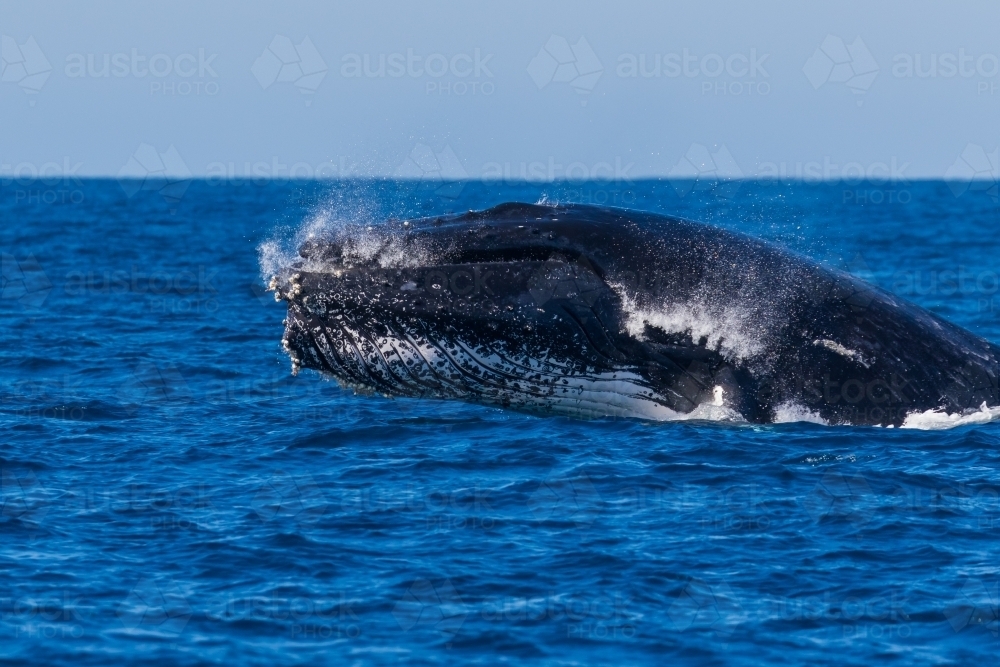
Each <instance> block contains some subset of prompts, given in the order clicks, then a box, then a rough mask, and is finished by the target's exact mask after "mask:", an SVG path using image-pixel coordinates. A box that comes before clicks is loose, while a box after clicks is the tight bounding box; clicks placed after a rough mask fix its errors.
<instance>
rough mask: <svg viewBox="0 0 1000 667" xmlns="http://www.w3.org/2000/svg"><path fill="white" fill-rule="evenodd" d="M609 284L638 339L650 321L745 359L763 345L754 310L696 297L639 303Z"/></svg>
mask: <svg viewBox="0 0 1000 667" xmlns="http://www.w3.org/2000/svg"><path fill="white" fill-rule="evenodd" d="M609 286H610V287H611V288H612V289H613V290H614V291H615V292H616V293H617V294H618V296H619V297H621V300H622V309H623V310H624V311H625V314H626V316H627V319H626V321H625V328H626V329H627V331H628V333H629V335H630V336H632V337H633V338H636V339H637V340H642V339H643V337H644V332H645V329H646V325H647V324H649V325H651V326H654V327H657V328H659V329H662V330H664V331H665V332H667V333H679V334H683V333H690V334H691V338H692V339H693V340H694V341H695V342H697V341H699V340H700V339H702V338H705V339H706V340H707V346H708V347H709V348H713V349H715V348H718V349H719V350H720V351H721V352H722V353H723V355H724V356H726V357H729V358H735V359H740V360H747V359H749V358H751V357H754V356H756V355H758V354H760V353H761V352H763V351H764V349H765V342H764V332H763V331H762V330H761V324H760V319H759V314H757V313H752V312H749V311H747V310H745V309H743V308H741V307H739V306H733V305H728V304H727V305H725V306H722V307H712V306H710V305H709V304H707V303H705V302H704V301H699V300H697V299H695V300H692V301H691V302H690V303H675V304H667V305H663V306H660V307H655V308H654V307H642V306H639V305H638V302H637V301H636V299H634V298H633V297H632V296H631V295H629V293H628V292H627V290H625V288H624V287H623V286H621V285H618V284H615V283H610V284H609Z"/></svg>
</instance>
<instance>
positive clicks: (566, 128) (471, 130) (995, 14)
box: [0, 2, 1000, 180]
mask: <svg viewBox="0 0 1000 667" xmlns="http://www.w3.org/2000/svg"><path fill="white" fill-rule="evenodd" d="M0 9H2V11H0V17H2V18H0V35H2V36H3V49H2V66H3V75H2V77H0V78H2V81H0V126H2V127H3V131H2V132H0V178H3V177H5V176H6V177H8V178H9V177H11V175H12V174H15V172H17V173H20V174H21V175H26V174H30V173H31V171H32V170H35V171H38V172H41V173H42V174H48V175H50V176H57V175H60V172H63V171H66V172H69V173H70V174H79V175H111V176H115V175H118V174H119V173H122V170H125V173H128V170H129V169H130V168H134V167H135V165H136V164H137V163H138V164H141V165H146V166H147V167H148V166H149V165H150V164H151V163H156V162H157V160H159V164H161V166H162V167H163V169H165V170H166V171H168V172H169V171H171V170H173V171H180V172H184V171H185V170H186V171H187V172H190V173H191V174H193V175H196V176H198V175H216V176H218V175H222V174H225V175H226V176H232V177H239V176H243V175H249V176H258V177H269V176H278V177H281V176H284V175H286V174H289V173H292V174H294V175H297V176H311V175H312V176H315V175H320V176H386V175H411V174H412V175H420V174H426V173H427V172H428V171H431V172H433V171H435V170H437V171H439V172H441V173H442V174H444V175H445V176H449V177H461V176H463V175H464V176H465V177H468V178H480V177H484V176H485V177H504V176H509V177H511V178H516V177H519V176H521V175H525V176H527V177H529V178H534V179H538V180H553V179H554V180H558V179H560V178H566V177H595V176H596V177H602V178H617V179H622V178H624V179H630V178H640V177H644V176H667V175H674V176H678V175H683V174H685V173H691V174H697V173H699V171H705V170H714V171H716V172H717V173H719V174H726V175H730V176H746V177H752V176H756V175H762V174H763V175H781V174H785V175H789V176H795V175H802V176H806V177H811V178H825V179H838V178H845V177H846V178H856V177H858V176H859V175H861V174H864V175H865V176H866V177H869V178H876V179H881V178H896V179H912V178H928V177H929V178H940V177H944V176H946V175H950V176H952V177H956V178H964V177H966V176H967V175H968V174H975V175H976V176H977V177H980V178H987V179H989V178H993V179H994V180H995V178H996V155H997V153H996V150H997V146H998V144H1000V123H998V120H1000V71H998V69H1000V61H998V58H1000V31H998V29H997V27H998V26H1000V3H996V2H954V3H929V2H880V3H870V2H836V3H826V4H824V5H823V6H817V5H816V4H814V3H809V4H804V3H798V2H770V3H766V6H765V7H764V8H759V7H752V6H750V5H749V3H737V2H704V3H693V2H683V3H680V2H677V3H659V2H656V3H611V2H602V3H598V2H591V3H581V2H550V3H544V4H542V3H530V2H523V3H522V2H505V3H493V4H485V3H475V4H473V3H457V2H456V3H449V2H435V3H423V2H406V3H404V2H398V3H396V2H388V3H384V2H382V3H380V2H370V3H363V4H362V3H355V5H353V6H348V5H347V4H346V3H343V4H340V3H338V4H336V5H334V4H333V3H325V2H299V3H294V4H291V3H262V2H240V3H237V2H213V3H201V2H170V3H149V4H135V3H111V2H105V3H100V4H95V3H86V4H84V3H69V2H65V3H51V2H33V3H7V2H3V3H0ZM129 165H131V167H130V166H129ZM144 168H145V167H144Z"/></svg>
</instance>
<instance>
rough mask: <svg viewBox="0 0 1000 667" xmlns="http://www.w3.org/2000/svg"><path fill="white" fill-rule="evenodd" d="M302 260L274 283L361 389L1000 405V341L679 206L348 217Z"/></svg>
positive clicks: (707, 405)
mask: <svg viewBox="0 0 1000 667" xmlns="http://www.w3.org/2000/svg"><path fill="white" fill-rule="evenodd" d="M300 256H301V259H300V260H299V261H297V262H295V263H294V264H293V265H292V266H289V267H288V268H287V269H286V270H285V271H283V272H282V273H280V274H279V275H277V276H275V278H274V279H273V280H272V284H271V288H272V289H273V290H274V291H275V295H276V298H278V299H282V300H285V301H287V302H288V317H287V319H286V322H285V334H284V337H283V345H284V347H285V350H286V351H287V352H288V354H289V355H290V357H291V359H292V364H293V372H297V371H298V370H299V369H300V368H309V369H314V370H317V371H319V372H321V373H323V374H325V375H328V376H330V377H333V378H334V379H336V380H337V381H338V382H339V383H340V384H341V385H343V386H346V387H351V388H354V389H355V390H356V391H358V392H359V393H379V394H384V395H387V396H410V397H433V398H443V399H459V400H466V401H474V402H480V403H486V404H490V405H499V406H505V407H509V408H513V409H519V410H526V411H530V412H536V413H545V414H561V415H568V416H574V417H628V418H640V419H651V420H675V419H712V420H732V421H747V422H755V423H768V422H780V421H789V420H805V421H817V422H822V423H828V424H880V425H903V424H904V423H906V421H907V418H908V417H910V416H911V415H913V414H917V413H924V412H926V411H944V412H947V413H956V414H959V415H961V414H965V413H973V412H974V413H976V415H981V414H984V413H982V411H983V410H984V409H985V410H988V409H989V408H990V407H993V406H997V405H1000V400H998V394H1000V392H998V390H997V378H998V376H1000V373H998V365H997V359H998V357H1000V355H998V352H1000V348H997V347H996V346H994V345H992V344H990V343H988V342H987V341H984V340H982V339H980V338H978V337H976V336H974V335H972V334H970V333H969V332H967V331H964V330H962V329H960V328H958V327H956V326H954V325H952V324H950V323H948V322H946V321H944V320H941V319H940V318H937V317H935V316H933V315H932V314H930V313H927V312H926V311H923V310H922V309H919V308H917V307H916V306H913V305H911V304H908V303H905V302H902V301H900V300H898V299H897V298H895V297H894V296H892V295H890V294H887V293H885V292H882V291H881V290H879V289H878V288H875V287H872V286H870V285H867V284H865V283H863V282H861V281H859V280H857V279H855V278H853V277H851V276H848V275H846V274H842V273H839V272H836V271H832V270H829V269H826V268H823V267H820V266H818V265H816V264H815V263H813V262H811V261H810V260H808V259H806V258H803V257H799V256H797V255H794V254H792V253H789V252H786V251H784V250H781V249H779V248H775V247H773V246H770V245H768V244H766V243H763V242H761V241H758V240H755V239H752V238H750V237H746V236H743V235H739V234H735V233H732V232H727V231H724V230H719V229H715V228H712V227H708V226H705V225H700V224H698V223H693V222H689V221H684V220H678V219H675V218H667V217H664V216H657V215H653V214H649V213H641V212H633V211H623V210H617V209H602V208H597V207H588V206H532V205H526V204H506V205H501V206H498V207H496V208H493V209H490V210H487V211H481V212H469V213H466V214H462V215H456V216H447V217H438V218H428V219H422V220H409V221H403V222H393V223H387V224H386V225H385V226H382V227H379V228H371V227H367V228H357V229H350V228H348V229H344V230H340V231H339V233H337V234H333V235H331V236H329V237H323V238H315V239H310V241H308V242H307V243H305V244H303V246H302V247H301V248H300ZM977 418H978V417H977Z"/></svg>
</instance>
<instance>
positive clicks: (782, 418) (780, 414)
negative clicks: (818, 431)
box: [774, 401, 830, 426]
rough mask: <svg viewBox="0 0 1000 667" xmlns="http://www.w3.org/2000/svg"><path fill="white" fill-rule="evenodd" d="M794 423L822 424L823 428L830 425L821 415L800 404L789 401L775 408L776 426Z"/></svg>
mask: <svg viewBox="0 0 1000 667" xmlns="http://www.w3.org/2000/svg"><path fill="white" fill-rule="evenodd" d="M794 422H808V423H810V424H822V425H823V426H829V425H830V423H829V422H828V421H826V420H825V419H823V418H822V417H820V416H819V413H817V412H813V411H812V410H810V409H809V408H807V407H805V406H804V405H799V404H798V403H794V402H791V401H789V402H786V403H782V404H781V405H779V406H777V407H776V408H774V423H775V424H791V423H794Z"/></svg>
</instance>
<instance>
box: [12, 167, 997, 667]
mask: <svg viewBox="0 0 1000 667" xmlns="http://www.w3.org/2000/svg"><path fill="white" fill-rule="evenodd" d="M675 185H676V184H671V183H668V182H666V181H650V182H634V183H632V182H630V183H619V184H616V183H582V184H501V183H496V184H484V183H467V184H461V183H460V184H451V185H448V186H446V187H443V188H437V185H431V186H428V187H422V186H421V187H417V186H415V185H413V184H407V183H383V182H360V181H359V182H343V183H315V182H314V183H281V182H272V183H265V184H260V183H254V182H225V183H216V182H207V181H194V182H192V183H190V184H189V185H187V187H183V185H182V186H181V187H173V188H169V189H167V190H165V191H164V192H159V191H156V190H150V191H141V192H138V193H135V194H133V195H132V196H131V197H130V196H128V195H127V193H126V190H125V189H123V188H122V187H121V186H120V185H119V184H118V183H117V182H115V181H82V182H75V181H74V182H72V183H59V184H52V183H41V182H29V183H23V182H16V181H15V182H4V183H3V184H2V187H0V220H2V224H0V251H2V253H3V254H2V261H3V267H2V268H3V283H2V285H0V288H2V293H0V295H2V298H0V322H2V326H0V473H2V503H3V504H2V510H0V638H2V639H0V660H3V661H11V662H27V661H31V662H34V663H50V664H74V665H77V664H99V663H100V664H106V663H109V662H112V661H113V662H123V661H129V662H135V661H139V660H155V661H158V662H166V663H177V664H199V663H211V662H218V663H227V664H290V663H310V664H315V663H336V664H342V663H344V664H347V663H349V664H369V663H386V662H400V661H402V662H409V663H413V664H441V663H466V662H486V663H495V662H510V663H529V662H530V663H548V664H608V663H613V664H619V663H628V664H640V663H647V664H754V665H757V664H764V665H771V664H774V665H777V664H782V665H785V664H810V665H814V664H838V665H843V664H857V665H870V664H874V663H876V662H890V661H894V662H896V663H899V664H995V663H996V661H997V659H998V658H1000V627H998V606H997V605H998V584H1000V424H996V423H991V424H985V425H979V426H964V427H958V428H953V429H950V430H938V431H920V430H888V429H879V428H855V427H825V426H819V425H814V424H782V425H775V426H741V425H732V424H715V423H691V422H686V423H657V424H654V423H645V422H639V421H627V420H594V421H579V420H571V419H564V418H550V417H547V418H539V417H534V416H530V415H524V414H519V413H515V412H509V411H504V410H502V409H496V408H491V407H482V406H475V405H467V404H461V403H453V402H441V401H425V400H409V399H406V400H400V399H396V400H390V399H385V398H381V397H361V396H354V395H353V394H352V393H351V392H349V391H343V390H341V389H339V388H338V387H337V386H336V385H335V384H334V383H332V382H329V381H325V380H323V379H322V378H320V377H319V376H318V375H316V374H314V373H311V372H304V373H302V374H301V375H299V376H298V377H292V376H291V375H290V373H289V362H288V359H287V357H286V356H285V355H284V354H283V353H282V352H281V348H280V338H281V334H282V324H281V320H282V318H283V316H284V312H283V305H284V304H279V303H275V302H274V301H273V298H272V296H271V295H270V294H266V293H264V292H263V287H262V283H261V278H260V270H259V265H258V254H257V248H258V246H259V245H260V244H261V242H263V241H266V240H269V239H274V238H278V239H283V240H286V241H287V240H288V239H289V238H290V236H291V233H292V232H293V231H294V230H295V229H296V228H298V227H299V226H300V225H301V224H302V222H303V221H304V220H307V219H309V218H311V217H313V216H316V215H317V214H323V213H324V212H325V213H327V214H332V215H333V216H334V217H337V216H342V217H352V218H355V219H356V218H358V217H361V218H365V217H367V218H368V219H370V220H371V221H373V222H376V221H378V220H380V219H382V218H384V217H388V216H396V217H402V216H406V215H415V214H431V213H438V212H444V211H460V210H464V209H468V208H483V207H487V206H491V205H493V204H496V203H500V202H503V201H509V200H522V201H531V202H533V201H537V200H539V199H540V198H542V197H543V196H544V197H546V198H548V199H549V200H552V201H562V202H569V201H578V202H587V203H606V204H610V205H624V206H629V207H633V208H642V209H648V210H654V211H660V212H665V213H671V214H676V215H682V216H685V217H689V218H693V219H696V220H702V221H705V222H709V223H713V224H717V225H722V226H726V227H732V228H735V229H739V230H742V231H746V232H749V233H751V234H754V235H757V236H760V237H764V238H768V239H771V240H773V241H775V242H777V243H780V244H783V245H785V246H788V247H791V248H793V249H795V250H798V251H801V252H804V253H806V254H809V255H811V256H813V257H815V258H817V259H819V260H821V261H823V262H825V263H828V264H830V265H832V266H837V267H840V268H843V269H846V270H849V271H851V272H853V273H855V274H857V275H860V276H862V277H864V278H866V279H868V280H870V281H872V282H875V283H877V284H879V285H880V286H882V287H883V288H885V289H888V290H890V291H893V292H895V293H896V294H899V295H901V296H904V297H906V298H909V299H911V300H913V301H915V302H917V303H919V304H921V305H923V306H925V307H927V308H930V309H931V310H933V311H934V312H937V313H939V314H941V315H942V316H944V317H946V318H948V319H950V320H952V321H954V322H956V323H958V324H960V325H962V326H965V327H967V328H969V329H970V330H972V331H974V332H976V333H978V334H979V335H981V336H984V337H986V338H988V339H990V340H992V341H994V342H1000V290H998V275H1000V259H998V258H1000V233H998V230H1000V209H998V205H997V202H996V201H995V200H993V199H991V197H990V195H989V193H985V192H979V191H969V192H962V193H960V194H956V192H957V191H958V190H956V189H953V186H954V184H946V183H935V182H917V183H904V184H871V183H860V184H855V183H851V184H843V183H841V184H822V185H819V184H808V183H784V184H778V183H752V182H746V183H735V184H729V187H727V188H716V189H702V188H698V187H695V188H694V189H690V188H688V187H686V186H684V185H682V186H681V187H675ZM164 195H167V196H164Z"/></svg>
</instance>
